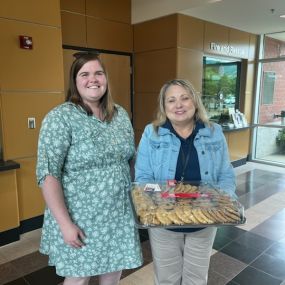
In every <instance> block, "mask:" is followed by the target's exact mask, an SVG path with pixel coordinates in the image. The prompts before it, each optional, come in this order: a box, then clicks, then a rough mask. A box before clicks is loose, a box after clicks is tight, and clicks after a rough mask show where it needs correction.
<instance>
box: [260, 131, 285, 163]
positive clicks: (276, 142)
mask: <svg viewBox="0 0 285 285" xmlns="http://www.w3.org/2000/svg"><path fill="white" fill-rule="evenodd" d="M256 135H257V136H256V150H255V158H256V159H259V160H263V161H265V162H275V163H278V164H285V128H275V127H261V126H259V127H257V129H256Z"/></svg>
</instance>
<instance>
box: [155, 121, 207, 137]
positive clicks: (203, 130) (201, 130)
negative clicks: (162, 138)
mask: <svg viewBox="0 0 285 285" xmlns="http://www.w3.org/2000/svg"><path fill="white" fill-rule="evenodd" d="M170 133H175V131H174V129H173V126H172V124H171V122H170V121H169V120H168V119H167V120H166V122H165V123H164V124H163V125H161V126H160V127H159V129H158V134H159V135H167V134H170ZM196 134H200V135H201V136H210V129H209V128H207V127H205V124H204V123H203V122H202V121H197V122H196V126H195V135H196Z"/></svg>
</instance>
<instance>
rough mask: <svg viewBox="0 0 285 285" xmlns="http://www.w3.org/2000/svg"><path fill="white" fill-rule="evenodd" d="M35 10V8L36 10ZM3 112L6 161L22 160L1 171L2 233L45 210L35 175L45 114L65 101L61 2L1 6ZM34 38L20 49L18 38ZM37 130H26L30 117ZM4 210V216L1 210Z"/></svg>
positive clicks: (30, 1) (14, 1) (30, 0)
mask: <svg viewBox="0 0 285 285" xmlns="http://www.w3.org/2000/svg"><path fill="white" fill-rule="evenodd" d="M35 11H36V12H35ZM0 34H1V39H2V40H1V43H2V44H1V46H0V62H1V70H0V101H1V103H0V116H1V119H0V121H1V134H2V144H3V158H4V160H14V161H16V162H18V163H19V164H20V168H19V169H17V170H11V171H10V170H9V171H3V172H0V185H1V186H0V189H1V191H0V196H1V198H0V201H1V202H0V203H2V204H3V205H2V204H1V205H0V209H1V217H4V216H5V219H1V222H0V231H5V230H8V229H12V228H15V227H17V226H19V224H20V221H22V220H26V219H29V218H32V217H35V216H38V215H41V214H42V213H43V209H44V203H43V199H42V196H41V192H40V189H39V188H38V186H37V183H36V178H35V162H36V153H37V141H38V133H39V128H40V125H41V121H42V119H43V117H44V115H45V114H46V113H47V112H48V111H49V110H50V109H51V108H53V107H54V106H55V105H57V104H58V103H60V102H62V101H63V90H64V84H63V57H62V36H61V20H60V5H59V0H50V1H37V0H27V1H17V0H9V1H8V0H3V1H1V9H0ZM20 35H25V36H30V37H32V40H33V49H31V50H28V49H22V48H20V44H19V36H20ZM31 117H32V118H35V121H36V128H35V129H29V128H28V118H31ZM2 211H3V212H5V215H4V214H2Z"/></svg>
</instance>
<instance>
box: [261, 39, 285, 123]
mask: <svg viewBox="0 0 285 285" xmlns="http://www.w3.org/2000/svg"><path fill="white" fill-rule="evenodd" d="M280 56H285V42H282V41H279V40H275V39H273V38H269V37H266V39H265V49H264V58H276V57H280ZM267 71H272V72H275V85H274V95H273V102H272V104H264V103H262V97H263V96H261V100H260V106H259V123H260V124H266V123H273V122H276V123H278V122H280V118H276V119H274V118H273V115H274V114H279V115H280V113H281V110H285V61H281V62H271V63H264V64H263V72H262V77H263V74H264V72H267ZM262 94H263V80H262V82H261V95H262Z"/></svg>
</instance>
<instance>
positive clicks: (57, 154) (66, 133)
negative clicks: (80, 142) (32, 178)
mask: <svg viewBox="0 0 285 285" xmlns="http://www.w3.org/2000/svg"><path fill="white" fill-rule="evenodd" d="M61 111H63V110H62V109H59V108H58V109H54V110H52V111H51V112H50V113H48V114H47V115H46V117H45V118H44V120H43V122H42V126H41V129H40V134H39V140H38V154H37V167H36V175H37V183H38V185H39V186H41V185H42V184H43V182H44V180H45V178H46V176H48V175H51V176H53V177H55V178H56V179H58V180H59V181H61V174H62V169H63V165H64V161H65V158H66V155H67V153H68V150H69V146H70V143H71V127H70V126H69V125H68V124H67V123H66V121H65V120H64V116H63V114H62V113H61Z"/></svg>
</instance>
